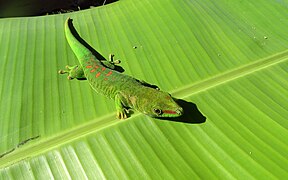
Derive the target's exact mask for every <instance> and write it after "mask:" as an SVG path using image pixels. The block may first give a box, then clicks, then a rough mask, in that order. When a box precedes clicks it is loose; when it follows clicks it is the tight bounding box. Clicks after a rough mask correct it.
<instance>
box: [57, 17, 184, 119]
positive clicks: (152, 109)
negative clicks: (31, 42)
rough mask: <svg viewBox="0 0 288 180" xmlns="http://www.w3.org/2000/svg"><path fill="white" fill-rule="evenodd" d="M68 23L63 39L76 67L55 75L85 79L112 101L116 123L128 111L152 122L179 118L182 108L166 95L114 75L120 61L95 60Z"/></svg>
mask: <svg viewBox="0 0 288 180" xmlns="http://www.w3.org/2000/svg"><path fill="white" fill-rule="evenodd" d="M72 21H73V20H72V19H71V18H69V17H68V18H67V20H66V21H65V25H64V29H65V36H66V39H67V41H68V44H69V46H70V47H71V49H72V51H73V52H74V54H75V55H76V57H77V59H78V61H79V63H80V65H74V66H68V65H67V66H66V69H65V70H60V71H58V73H59V74H66V73H67V74H68V77H67V78H68V79H69V80H72V79H75V78H76V79H87V80H88V82H89V84H90V86H91V87H92V89H94V90H95V91H96V92H98V93H100V94H103V95H105V96H106V97H108V98H111V99H114V100H115V106H116V111H117V112H116V117H117V118H118V119H126V118H127V117H128V113H129V110H130V109H133V110H136V111H139V112H141V113H143V114H145V115H148V116H150V117H155V118H163V117H164V118H165V117H169V118H170V117H179V116H181V115H182V114H183V108H182V107H181V106H179V105H178V104H177V103H176V102H175V99H174V98H173V97H172V96H171V95H170V94H169V93H167V92H164V91H161V90H160V89H159V88H158V87H157V86H155V85H151V84H149V83H146V82H145V81H142V80H138V79H136V78H134V77H132V76H129V75H126V74H123V73H120V72H118V71H116V70H115V66H116V64H118V63H120V61H119V60H114V58H113V57H114V55H110V56H109V59H108V60H99V59H97V58H96V56H95V55H93V53H92V52H91V51H90V50H89V49H88V48H87V47H86V46H85V45H83V44H82V43H81V42H80V41H79V40H78V39H77V38H76V37H75V36H74V34H73V33H72V32H71V27H70V26H72V27H73V23H72ZM73 28H74V27H73ZM76 33H77V32H76ZM77 34H78V33H77Z"/></svg>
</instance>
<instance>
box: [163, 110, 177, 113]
mask: <svg viewBox="0 0 288 180" xmlns="http://www.w3.org/2000/svg"><path fill="white" fill-rule="evenodd" d="M163 113H165V114H177V112H176V111H173V110H163Z"/></svg>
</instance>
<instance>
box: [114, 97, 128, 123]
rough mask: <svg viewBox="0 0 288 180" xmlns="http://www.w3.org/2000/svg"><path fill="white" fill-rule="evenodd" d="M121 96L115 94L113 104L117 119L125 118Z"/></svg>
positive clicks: (125, 112)
mask: <svg viewBox="0 0 288 180" xmlns="http://www.w3.org/2000/svg"><path fill="white" fill-rule="evenodd" d="M122 98H123V97H122V96H121V95H120V94H117V95H116V96H115V106H116V111H117V114H116V117H117V118H118V119H126V118H127V110H126V109H125V107H124V106H123V103H122Z"/></svg>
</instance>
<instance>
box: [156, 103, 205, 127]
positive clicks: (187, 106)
mask: <svg viewBox="0 0 288 180" xmlns="http://www.w3.org/2000/svg"><path fill="white" fill-rule="evenodd" d="M175 101H176V102H177V104H179V106H181V107H182V108H183V110H184V114H183V115H182V116H180V117H176V118H157V119H161V120H167V121H173V122H182V123H189V124H200V123H204V122H205V121H206V117H205V116H204V115H203V114H202V113H201V112H200V111H199V109H198V108H197V106H196V104H194V103H192V102H187V101H185V100H182V99H175Z"/></svg>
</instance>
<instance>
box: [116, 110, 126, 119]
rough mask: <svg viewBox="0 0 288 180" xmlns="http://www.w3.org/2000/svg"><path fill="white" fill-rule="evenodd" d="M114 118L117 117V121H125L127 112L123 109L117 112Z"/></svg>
mask: <svg viewBox="0 0 288 180" xmlns="http://www.w3.org/2000/svg"><path fill="white" fill-rule="evenodd" d="M116 117H117V118H118V119H126V118H127V112H126V110H125V109H123V110H121V111H120V110H118V111H117V115H116Z"/></svg>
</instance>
